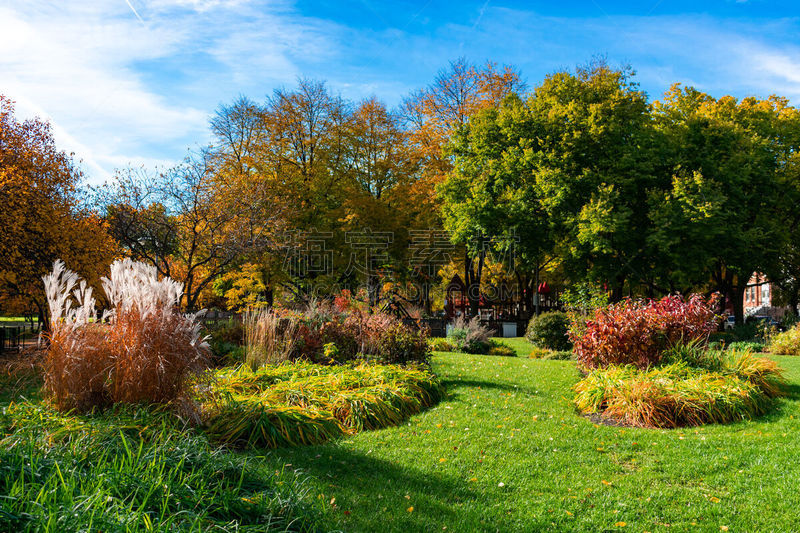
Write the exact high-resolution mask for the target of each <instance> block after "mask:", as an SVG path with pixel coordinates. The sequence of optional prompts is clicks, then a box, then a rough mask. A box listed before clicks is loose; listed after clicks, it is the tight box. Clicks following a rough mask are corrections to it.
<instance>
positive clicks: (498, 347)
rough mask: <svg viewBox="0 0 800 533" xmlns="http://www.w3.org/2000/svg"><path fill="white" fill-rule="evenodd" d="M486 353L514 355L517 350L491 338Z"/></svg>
mask: <svg viewBox="0 0 800 533" xmlns="http://www.w3.org/2000/svg"><path fill="white" fill-rule="evenodd" d="M488 355H502V356H505V357H516V356H517V351H516V350H515V349H514V348H512V347H511V346H509V345H508V344H505V343H503V342H500V341H496V340H494V339H492V340H491V346H490V347H489V352H488Z"/></svg>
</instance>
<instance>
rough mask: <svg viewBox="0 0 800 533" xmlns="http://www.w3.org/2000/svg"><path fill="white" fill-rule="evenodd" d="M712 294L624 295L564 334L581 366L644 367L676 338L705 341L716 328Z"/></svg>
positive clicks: (714, 298) (679, 339)
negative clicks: (639, 297)
mask: <svg viewBox="0 0 800 533" xmlns="http://www.w3.org/2000/svg"><path fill="white" fill-rule="evenodd" d="M716 298H717V297H716V295H715V296H712V297H711V298H710V299H708V300H706V299H705V298H703V296H701V295H699V294H693V295H692V296H690V297H689V298H688V299H687V300H684V299H683V297H682V296H679V295H678V296H665V297H664V298H661V299H660V300H624V301H622V302H619V303H616V304H612V305H609V306H607V307H602V308H600V309H597V310H596V311H595V313H594V317H593V318H591V319H590V320H588V321H587V322H586V323H585V324H583V323H576V322H574V323H573V325H572V328H571V330H570V339H571V340H572V342H573V344H574V351H575V354H576V355H577V358H578V361H579V362H580V363H581V364H582V365H583V366H584V367H586V368H598V367H605V366H608V365H626V364H632V365H635V366H637V367H639V368H647V367H649V366H651V365H654V364H656V363H658V361H659V359H660V358H661V354H662V352H663V351H664V350H665V349H666V348H668V347H670V346H672V345H674V344H675V343H677V342H680V341H682V342H689V341H697V340H699V341H701V342H707V341H708V336H709V335H710V334H711V332H712V331H714V330H715V329H716V327H717V320H718V318H717V317H716V315H715V314H714V311H713V309H714V306H715V303H716Z"/></svg>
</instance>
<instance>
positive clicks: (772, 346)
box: [766, 325, 800, 355]
mask: <svg viewBox="0 0 800 533" xmlns="http://www.w3.org/2000/svg"><path fill="white" fill-rule="evenodd" d="M766 349H767V351H768V352H770V353H774V354H776V355H800V325H796V326H794V327H793V328H791V329H789V330H787V331H784V332H782V333H777V334H775V335H773V336H772V337H771V338H770V340H769V343H768V344H767V348H766Z"/></svg>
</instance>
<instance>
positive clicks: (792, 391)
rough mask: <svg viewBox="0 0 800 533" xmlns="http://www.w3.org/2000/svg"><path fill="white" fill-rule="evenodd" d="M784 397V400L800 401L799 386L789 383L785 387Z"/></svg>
mask: <svg viewBox="0 0 800 533" xmlns="http://www.w3.org/2000/svg"><path fill="white" fill-rule="evenodd" d="M785 391H786V395H785V396H784V398H786V399H787V400H793V401H798V400H800V384H797V383H789V384H788V385H786V387H785Z"/></svg>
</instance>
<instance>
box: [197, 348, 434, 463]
mask: <svg viewBox="0 0 800 533" xmlns="http://www.w3.org/2000/svg"><path fill="white" fill-rule="evenodd" d="M196 393H197V398H198V400H199V401H200V403H201V406H202V409H201V410H202V418H203V426H204V429H205V431H206V433H207V434H208V435H209V437H210V438H211V439H213V440H215V441H217V442H220V443H224V444H229V445H234V446H239V447H247V448H278V447H284V446H302V445H312V444H320V443H322V442H325V441H328V440H331V439H335V438H337V437H340V436H343V435H349V434H353V433H357V432H359V431H364V430H373V429H380V428H383V427H387V426H393V425H398V424H400V423H402V422H403V421H404V420H406V419H407V418H408V417H409V416H411V415H414V414H416V413H419V412H420V411H422V410H423V409H425V408H427V407H430V406H432V405H435V404H436V403H438V401H439V400H440V399H441V397H442V393H443V388H442V385H441V383H440V382H439V380H438V378H437V377H436V376H435V375H434V374H433V373H432V372H431V371H430V370H429V369H427V368H426V367H423V366H410V367H400V366H394V365H373V364H361V365H356V366H349V365H347V366H345V365H343V366H323V365H315V364H311V363H304V362H300V363H283V364H280V365H267V366H264V367H261V368H259V369H258V370H255V371H252V370H250V369H249V368H248V367H246V366H241V367H237V368H225V369H221V370H218V371H216V372H214V374H213V375H212V377H211V380H210V382H208V383H205V384H201V385H198V386H197V388H196Z"/></svg>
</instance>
